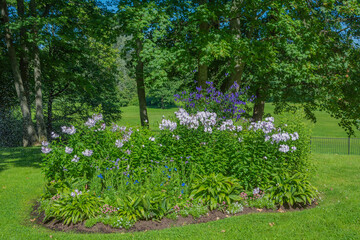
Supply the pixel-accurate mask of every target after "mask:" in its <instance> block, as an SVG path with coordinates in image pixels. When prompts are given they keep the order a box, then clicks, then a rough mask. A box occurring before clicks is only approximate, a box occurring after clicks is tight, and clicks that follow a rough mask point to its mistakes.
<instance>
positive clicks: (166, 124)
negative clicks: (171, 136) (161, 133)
mask: <svg viewBox="0 0 360 240" xmlns="http://www.w3.org/2000/svg"><path fill="white" fill-rule="evenodd" d="M176 127H177V123H176V122H172V121H170V120H167V119H163V120H162V121H161V123H160V125H159V128H160V130H165V129H169V130H170V131H171V132H172V131H174V130H175V129H176Z"/></svg>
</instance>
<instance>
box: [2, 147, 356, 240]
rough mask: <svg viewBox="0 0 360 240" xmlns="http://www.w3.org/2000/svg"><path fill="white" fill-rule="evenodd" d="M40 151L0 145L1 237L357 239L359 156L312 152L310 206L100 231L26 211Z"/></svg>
mask: <svg viewBox="0 0 360 240" xmlns="http://www.w3.org/2000/svg"><path fill="white" fill-rule="evenodd" d="M39 152H40V150H39V148H27V149H24V148H2V149H0V204H1V208H0V209H1V210H0V239H50V235H51V236H52V239H360V208H359V199H360V189H359V185H360V156H341V155H314V163H315V164H316V166H317V168H318V170H317V174H316V175H315V176H314V179H313V183H314V185H315V186H317V187H318V189H319V190H320V191H321V192H323V194H322V195H323V201H322V202H321V203H320V204H319V206H318V207H316V208H314V209H308V210H304V211H301V212H288V213H287V212H286V213H271V214H267V213H257V214H251V215H243V216H238V217H231V218H229V219H223V220H219V221H215V222H209V223H204V224H197V225H187V226H184V227H176V228H170V229H164V230H161V231H148V232H138V233H126V234H104V235H100V234H77V233H63V232H54V231H51V230H48V229H45V228H42V227H39V226H37V225H34V224H32V222H31V221H30V217H29V214H30V211H31V208H32V204H33V203H34V201H35V199H37V198H38V197H39V196H40V194H41V192H42V187H43V176H42V174H41V170H40V168H39V162H40V154H39ZM270 222H274V223H275V225H274V226H273V227H271V226H269V223H270ZM222 230H225V232H222Z"/></svg>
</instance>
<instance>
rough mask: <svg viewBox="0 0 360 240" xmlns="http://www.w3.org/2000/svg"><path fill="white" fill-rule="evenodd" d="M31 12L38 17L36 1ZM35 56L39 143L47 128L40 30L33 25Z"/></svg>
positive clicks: (31, 3)
mask: <svg viewBox="0 0 360 240" xmlns="http://www.w3.org/2000/svg"><path fill="white" fill-rule="evenodd" d="M30 11H31V15H32V16H33V17H36V1H35V0H31V1H30ZM33 35H34V39H33V54H34V61H33V62H34V63H33V65H34V81H35V106H36V126H37V131H38V132H37V133H38V134H37V135H38V138H39V141H40V142H41V141H45V140H46V127H45V121H44V110H43V98H42V87H41V63H40V51H39V47H38V45H37V36H38V30H37V25H36V24H35V23H34V24H33Z"/></svg>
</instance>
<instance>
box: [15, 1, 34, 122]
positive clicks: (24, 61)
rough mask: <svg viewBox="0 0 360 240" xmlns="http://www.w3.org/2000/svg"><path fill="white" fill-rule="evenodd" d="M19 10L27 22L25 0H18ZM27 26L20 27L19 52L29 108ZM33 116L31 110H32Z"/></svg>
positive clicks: (20, 16)
mask: <svg viewBox="0 0 360 240" xmlns="http://www.w3.org/2000/svg"><path fill="white" fill-rule="evenodd" d="M16 2H17V12H18V15H19V18H20V20H21V22H22V23H24V22H25V6H24V0H17V1H16ZM26 30H27V29H26V28H25V27H24V26H22V27H20V52H19V69H20V74H21V78H22V81H23V85H24V90H25V95H26V98H27V99H28V105H29V109H31V100H30V87H29V59H28V54H29V49H28V46H27V42H28V41H27V36H26ZM30 118H31V111H30Z"/></svg>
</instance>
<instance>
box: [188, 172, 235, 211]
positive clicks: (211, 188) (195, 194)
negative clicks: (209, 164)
mask: <svg viewBox="0 0 360 240" xmlns="http://www.w3.org/2000/svg"><path fill="white" fill-rule="evenodd" d="M238 181H239V180H237V179H235V178H232V177H225V176H223V175H222V174H215V173H212V174H210V175H208V176H198V178H197V179H195V180H194V182H193V184H192V186H191V188H192V192H191V196H190V197H191V198H194V199H198V200H200V201H202V202H203V203H204V204H206V205H208V206H209V208H210V210H213V209H215V208H217V207H218V204H223V203H226V204H230V203H231V202H232V201H237V200H240V198H239V196H238V194H237V193H239V192H240V191H239V190H240V185H239V184H238Z"/></svg>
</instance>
